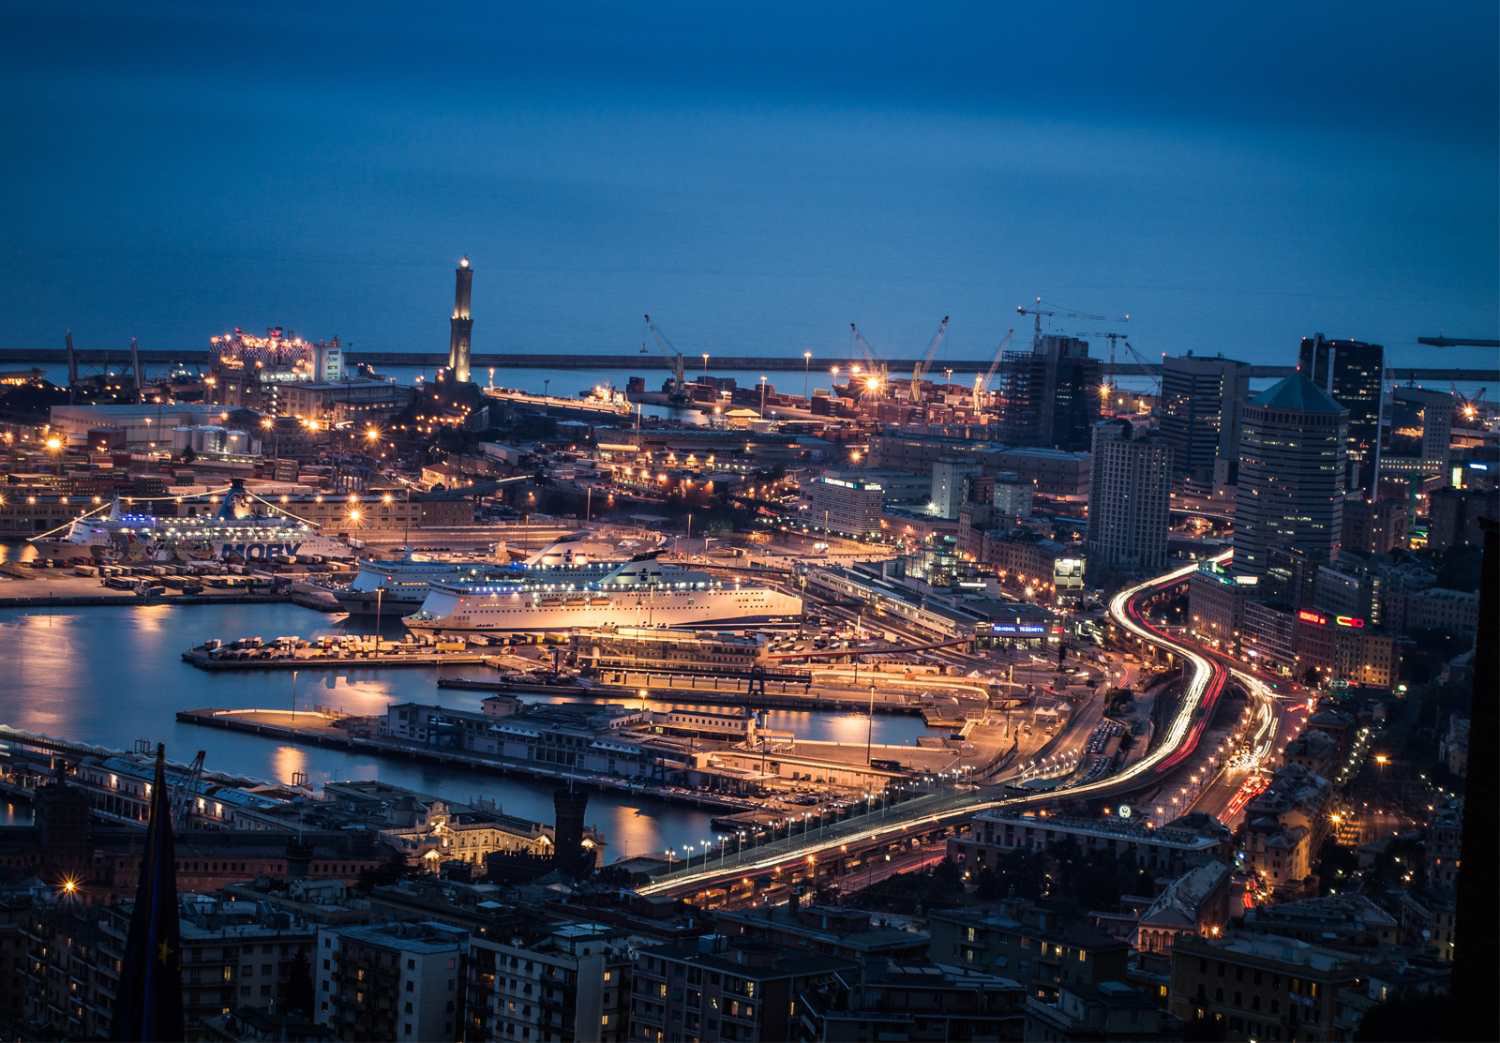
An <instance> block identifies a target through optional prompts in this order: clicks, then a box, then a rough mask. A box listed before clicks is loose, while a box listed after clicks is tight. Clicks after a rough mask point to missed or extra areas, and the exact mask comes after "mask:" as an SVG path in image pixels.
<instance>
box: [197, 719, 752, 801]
mask: <svg viewBox="0 0 1500 1043" xmlns="http://www.w3.org/2000/svg"><path fill="white" fill-rule="evenodd" d="M177 720H179V721H181V722H183V723H184V724H196V725H200V726H202V727H205V728H221V729H223V730H225V731H234V732H242V733H246V734H250V735H259V736H262V737H263V738H268V739H276V740H279V741H282V742H292V743H299V744H303V745H311V746H323V747H327V748H330V749H338V750H348V751H351V752H354V753H366V754H370V755H372V756H377V757H387V758H391V759H394V760H407V761H420V762H425V763H431V764H441V765H442V766H443V767H445V768H453V767H460V768H470V769H473V770H474V771H482V772H487V773H490V774H494V775H510V776H516V777H521V778H532V779H541V780H543V781H547V782H573V783H579V784H582V785H585V786H592V787H596V788H598V789H607V790H614V791H616V792H620V793H630V794H634V795H636V796H640V797H651V798H655V799H658V800H666V801H672V802H675V803H679V804H690V805H692V806H694V807H700V808H707V809H710V810H714V811H745V810H748V809H750V808H754V807H757V806H759V802H757V801H754V800H750V799H748V798H743V797H734V796H730V795H728V794H723V793H711V792H702V791H698V790H694V789H689V788H687V787H684V786H671V785H658V784H653V783H648V782H641V781H636V780H632V779H627V778H622V777H620V776H618V775H606V774H602V773H596V772H580V771H571V770H567V769H563V768H556V767H552V766H550V765H548V764H545V763H539V762H534V761H519V760H514V759H511V758H504V757H488V756H479V755H476V754H472V753H464V752H461V751H459V750H454V749H448V748H444V747H437V746H428V745H423V744H421V743H416V742H403V741H400V740H397V739H389V738H380V737H375V736H369V735H358V734H355V733H354V731H353V730H352V729H346V728H343V727H340V726H339V724H338V722H339V721H341V720H344V718H342V717H340V716H339V715H337V714H334V713H329V712H326V711H322V710H295V711H293V710H267V709H230V708H224V707H205V708H202V709H196V710H179V711H177Z"/></svg>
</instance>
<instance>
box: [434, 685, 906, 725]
mask: <svg viewBox="0 0 1500 1043" xmlns="http://www.w3.org/2000/svg"><path fill="white" fill-rule="evenodd" d="M437 686H438V687H439V688H457V689H461V690H466V691H471V692H507V693H509V694H512V695H565V696H569V697H571V698H576V699H604V700H611V701H615V702H639V701H640V690H641V687H642V686H641V685H629V684H619V685H606V684H598V685H581V684H537V683H536V682H534V681H533V682H524V681H485V680H478V679H475V678H468V677H440V678H438V682H437ZM647 698H648V699H651V700H653V701H655V702H659V703H681V704H684V705H698V706H742V707H749V708H751V709H757V710H837V711H839V712H858V713H864V712H866V711H867V710H869V708H870V700H869V697H868V696H841V695H830V694H824V693H819V692H805V693H800V694H799V693H797V692H753V693H752V692H747V691H744V690H743V689H739V690H735V689H729V690H725V689H714V688H687V687H669V688H650V687H649V686H647ZM901 699H904V697H891V696H885V697H883V698H882V697H878V696H877V698H876V700H875V712H876V713H891V714H907V715H911V716H920V715H921V714H922V712H923V710H922V707H921V706H920V705H918V704H917V703H915V702H906V701H898V700H901Z"/></svg>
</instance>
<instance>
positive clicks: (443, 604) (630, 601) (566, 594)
mask: <svg viewBox="0 0 1500 1043" xmlns="http://www.w3.org/2000/svg"><path fill="white" fill-rule="evenodd" d="M801 615H802V598H801V597H799V596H798V595H796V594H788V593H786V592H784V591H782V590H778V589H777V588H775V587H770V586H766V585H764V584H758V583H753V582H746V581H741V580H727V581H726V580H719V579H717V578H715V577H713V576H710V575H709V574H708V573H706V572H699V571H696V570H690V569H683V568H678V567H676V566H672V565H663V564H662V563H660V562H658V561H656V560H654V559H648V560H642V561H629V562H626V563H624V564H622V565H618V566H616V567H615V568H614V569H611V570H610V571H609V572H608V573H607V574H606V575H604V576H603V577H601V578H600V579H599V580H597V581H596V582H593V583H588V584H583V585H580V586H578V587H577V588H575V589H557V588H555V587H554V588H553V589H547V587H546V586H545V585H543V586H542V587H530V588H528V589H517V588H516V587H515V586H514V585H505V584H476V585H464V584H445V583H435V584H433V586H432V589H431V592H430V593H428V595H427V599H426V600H425V601H424V602H423V603H422V607H421V609H420V610H418V611H417V612H414V613H412V614H411V615H409V616H406V617H404V619H403V620H402V621H403V622H404V623H405V624H406V625H407V626H408V627H409V628H411V629H412V630H430V631H435V632H438V633H466V632H474V631H480V632H489V631H511V630H515V631H542V630H575V629H578V630H582V629H596V628H599V627H681V626H697V627H738V626H749V625H755V624H776V623H790V622H793V621H795V620H796V619H797V618H798V617H800V616H801Z"/></svg>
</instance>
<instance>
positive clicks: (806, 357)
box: [802, 351, 812, 402]
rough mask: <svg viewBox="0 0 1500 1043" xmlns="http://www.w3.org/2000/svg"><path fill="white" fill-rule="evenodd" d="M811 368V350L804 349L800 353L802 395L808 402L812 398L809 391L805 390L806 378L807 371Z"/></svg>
mask: <svg viewBox="0 0 1500 1043" xmlns="http://www.w3.org/2000/svg"><path fill="white" fill-rule="evenodd" d="M811 368H812V352H810V351H804V352H803V353H802V397H803V398H805V399H807V400H808V401H809V402H811V401H812V399H811V398H809V393H808V390H807V378H808V373H809V371H810V370H811Z"/></svg>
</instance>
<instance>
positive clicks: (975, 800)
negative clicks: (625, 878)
mask: <svg viewBox="0 0 1500 1043" xmlns="http://www.w3.org/2000/svg"><path fill="white" fill-rule="evenodd" d="M1228 557H1229V555H1228V554H1227V553H1225V554H1221V555H1218V556H1217V557H1216V558H1215V559H1214V560H1217V561H1224V560H1227V559H1228ZM1197 568H1198V563H1197V562H1194V563H1192V564H1189V565H1183V566H1181V567H1179V568H1176V569H1173V570H1172V571H1170V572H1168V573H1165V574H1164V575H1161V576H1157V577H1155V578H1153V579H1149V580H1146V581H1144V582H1141V583H1138V584H1136V585H1135V586H1132V587H1128V588H1126V589H1125V590H1122V591H1120V592H1119V593H1118V594H1116V595H1115V596H1114V597H1113V598H1111V599H1110V603H1109V614H1110V618H1111V620H1112V621H1113V622H1114V624H1115V625H1116V626H1118V627H1120V628H1121V629H1123V630H1124V631H1126V632H1127V633H1129V634H1131V635H1133V636H1135V637H1136V638H1138V639H1139V640H1141V641H1143V642H1145V643H1147V644H1149V645H1151V646H1152V647H1154V648H1156V649H1158V650H1159V651H1161V652H1162V653H1164V654H1167V655H1169V656H1172V657H1174V658H1177V659H1180V660H1181V661H1182V662H1183V663H1184V666H1185V673H1186V680H1185V688H1184V691H1183V694H1182V699H1181V701H1180V703H1179V705H1178V708H1177V712H1176V714H1175V715H1174V716H1173V718H1172V719H1171V721H1170V722H1169V723H1168V726H1167V728H1166V730H1165V732H1164V734H1163V736H1162V740H1161V742H1159V743H1158V744H1157V745H1156V746H1155V748H1153V749H1152V750H1150V751H1149V752H1148V753H1147V754H1146V755H1145V756H1144V757H1142V758H1141V759H1139V760H1137V761H1135V762H1134V763H1132V764H1130V765H1128V766H1127V767H1125V768H1124V769H1122V770H1121V771H1119V772H1117V773H1116V774H1114V775H1110V776H1108V777H1106V778H1103V779H1099V780H1096V781H1094V782H1086V783H1079V784H1075V785H1071V786H1064V787H1060V788H1058V789H1055V790H1051V791H1049V792H1046V793H1038V794H1034V795H1028V796H1011V795H1007V794H1006V793H1005V790H1004V787H1003V786H1001V785H998V784H997V785H986V786H979V787H975V788H971V789H963V788H960V789H958V790H957V791H955V792H940V793H931V794H923V795H920V796H917V797H915V798H913V799H911V800H908V801H907V802H905V803H903V804H899V805H896V806H895V807H890V808H887V809H885V811H884V812H883V813H881V814H879V815H876V814H874V813H871V814H865V815H861V816H858V817H857V818H851V819H847V820H844V821H842V822H839V823H836V824H832V825H829V826H827V827H826V828H820V829H817V830H814V831H813V832H812V833H811V835H809V834H808V833H806V832H804V833H802V834H796V833H793V834H792V835H790V836H788V837H787V838H786V839H784V840H780V841H772V842H771V843H768V844H761V845H757V846H756V847H753V848H750V849H748V850H744V851H742V852H740V853H738V854H736V855H730V854H729V853H728V851H727V849H726V848H722V847H721V848H720V849H718V853H719V855H720V857H718V858H714V857H713V856H712V855H710V854H709V853H708V852H705V853H704V855H703V856H702V857H703V859H704V861H703V864H702V866H701V868H693V866H692V865H691V861H690V862H689V864H688V865H685V866H684V867H683V868H682V869H678V870H676V871H673V872H669V873H667V874H664V875H662V876H660V877H658V878H656V879H654V880H652V881H651V882H650V883H649V884H646V885H645V886H643V887H641V888H639V889H638V890H639V891H640V893H641V894H644V895H675V896H686V895H693V894H700V893H702V892H704V891H708V890H712V889H715V888H718V887H723V886H725V885H732V884H734V883H735V882H737V881H741V880H748V879H753V878H755V877H758V876H761V875H762V874H767V873H772V874H775V873H780V872H782V871H783V870H784V869H786V868H788V867H798V866H799V865H800V866H806V867H816V865H817V864H818V863H819V862H820V861H823V860H826V859H829V858H835V859H837V858H842V857H848V856H850V855H851V854H852V855H858V854H859V852H860V851H862V850H870V849H873V848H878V847H879V846H882V845H886V844H890V843H891V842H893V841H895V840H900V839H902V838H905V837H921V836H923V835H926V834H930V833H932V832H935V831H938V830H942V829H945V828H947V827H949V826H952V825H954V824H957V823H959V822H963V821H965V820H967V819H969V818H971V817H972V816H973V815H974V814H976V813H978V812H981V811H990V810H994V809H998V808H1024V807H1031V806H1036V805H1040V804H1045V803H1048V802H1051V801H1055V800H1057V799H1058V798H1060V797H1065V798H1074V797H1105V798H1112V797H1117V796H1123V795H1125V794H1127V793H1132V792H1135V791H1138V790H1141V789H1145V788H1149V787H1152V786H1155V785H1157V784H1158V783H1159V782H1160V781H1161V776H1162V774H1163V773H1165V772H1169V771H1171V770H1172V769H1173V768H1175V767H1177V766H1178V765H1180V764H1181V762H1182V761H1183V760H1184V759H1185V758H1186V757H1187V756H1188V755H1189V754H1190V753H1191V752H1192V751H1193V749H1195V748H1196V746H1197V743H1198V740H1199V739H1200V738H1201V737H1202V735H1203V730H1204V728H1205V726H1206V725H1207V722H1208V720H1209V718H1210V717H1211V716H1212V712H1213V707H1214V705H1215V703H1216V702H1217V701H1218V699H1219V697H1220V695H1222V694H1223V691H1224V687H1225V685H1226V683H1227V681H1228V677H1229V671H1228V669H1227V668H1226V667H1225V666H1224V665H1223V664H1222V663H1220V662H1219V661H1217V660H1216V659H1212V658H1210V657H1208V656H1206V655H1204V654H1202V653H1201V652H1199V651H1198V650H1197V649H1196V648H1194V647H1193V646H1191V645H1189V644H1187V643H1185V642H1182V641H1180V640H1178V639H1177V638H1175V637H1173V636H1171V635H1169V634H1167V633H1165V632H1164V631H1162V630H1160V629H1159V628H1157V627H1156V626H1154V625H1152V624H1151V623H1150V622H1149V621H1148V620H1147V619H1146V618H1145V615H1144V611H1143V608H1144V603H1145V602H1146V601H1148V600H1149V599H1150V598H1151V597H1153V596H1156V595H1158V594H1161V593H1163V592H1166V591H1169V590H1171V589H1173V588H1175V587H1180V586H1181V585H1182V584H1184V583H1186V582H1187V580H1188V578H1189V577H1190V576H1191V575H1192V574H1193V572H1194V571H1195V570H1196V569H1197Z"/></svg>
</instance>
